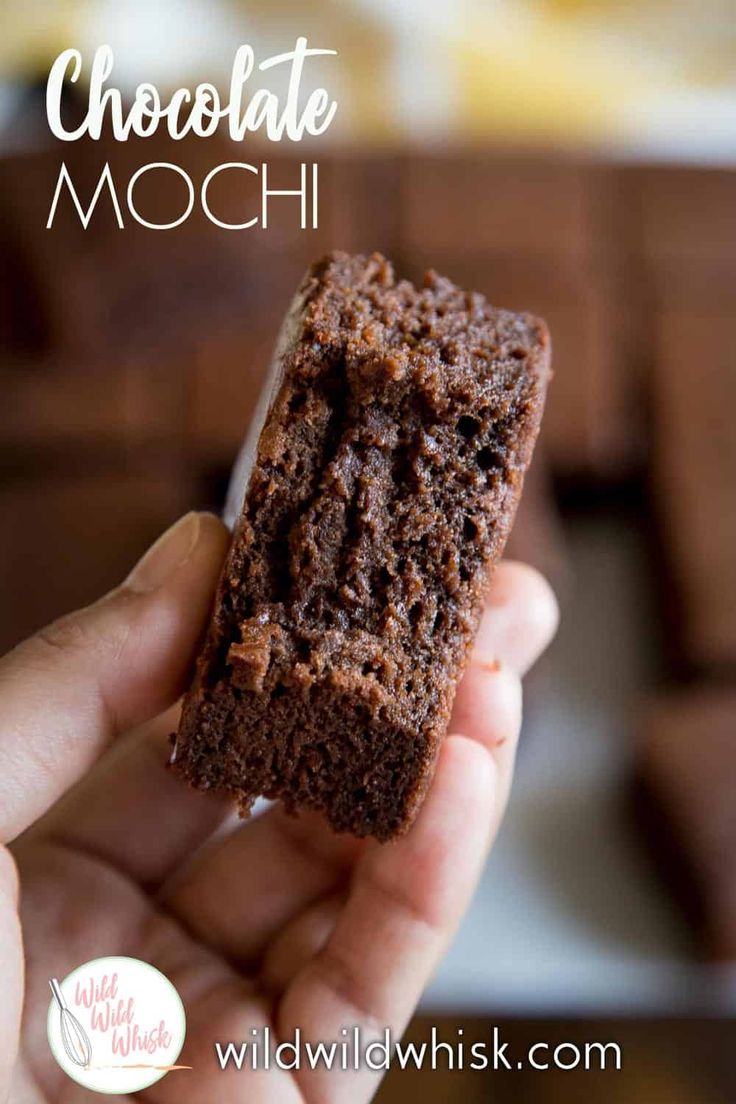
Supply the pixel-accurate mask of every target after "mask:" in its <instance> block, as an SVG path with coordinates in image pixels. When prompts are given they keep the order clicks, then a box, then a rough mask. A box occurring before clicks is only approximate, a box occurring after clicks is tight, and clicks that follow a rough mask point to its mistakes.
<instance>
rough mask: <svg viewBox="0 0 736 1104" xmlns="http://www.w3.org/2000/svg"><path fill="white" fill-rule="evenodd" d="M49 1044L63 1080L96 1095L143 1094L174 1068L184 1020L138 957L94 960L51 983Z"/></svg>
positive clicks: (155, 973)
mask: <svg viewBox="0 0 736 1104" xmlns="http://www.w3.org/2000/svg"><path fill="white" fill-rule="evenodd" d="M49 986H50V989H51V1002H50V1004H49V1012H48V1017H47V1021H46V1029H47V1034H48V1040H49V1046H50V1047H51V1053H52V1054H53V1056H54V1058H55V1059H56V1061H57V1062H58V1064H59V1065H60V1066H61V1068H62V1069H63V1070H64V1073H66V1074H67V1075H68V1076H69V1077H71V1078H72V1079H73V1080H74V1081H77V1082H78V1083H79V1084H80V1085H84V1087H85V1088H87V1089H92V1091H93V1092H98V1093H134V1092H139V1091H140V1090H141V1089H147V1088H148V1087H149V1085H153V1084H155V1082H156V1081H160V1080H161V1078H162V1077H165V1076H166V1074H167V1073H169V1072H170V1071H171V1070H172V1069H185V1068H186V1067H183V1066H178V1065H177V1059H178V1057H179V1054H180V1053H181V1048H182V1047H183V1045H184V1037H185V1034H186V1016H185V1014H184V1005H183V1004H182V1002H181V998H180V996H179V994H178V993H177V991H176V989H175V988H174V986H173V985H172V984H171V982H170V981H169V979H168V978H167V977H165V976H164V975H163V974H162V973H161V972H160V971H159V970H157V969H156V968H155V967H154V966H150V965H149V964H148V963H147V962H141V961H140V959H137V958H124V957H122V956H115V955H113V956H110V957H109V958H95V959H93V960H92V961H91V962H85V963H84V965H83V966H78V967H77V969H76V970H72V972H71V973H70V974H68V975H67V977H65V978H64V979H63V980H60V979H58V978H49Z"/></svg>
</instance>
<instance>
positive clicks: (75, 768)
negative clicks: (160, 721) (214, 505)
mask: <svg viewBox="0 0 736 1104" xmlns="http://www.w3.org/2000/svg"><path fill="white" fill-rule="evenodd" d="M227 543H228V533H227V530H226V529H225V527H224V526H223V525H222V523H221V522H220V521H218V519H217V518H215V517H214V516H213V515H211V514H199V513H191V514H187V515H186V516H185V517H183V518H181V519H180V520H179V521H178V522H177V523H176V524H175V525H173V526H172V527H171V529H169V530H167V532H166V533H164V535H163V536H162V537H160V538H159V539H158V541H156V543H155V544H154V545H153V547H152V548H150V549H149V550H148V552H147V553H146V554H145V556H144V557H143V559H142V560H141V561H140V562H139V563H138V564H137V565H136V567H135V568H134V569H133V571H132V572H131V573H130V575H129V576H128V578H127V579H126V580H125V582H124V583H123V584H122V585H121V586H119V587H118V588H116V589H115V590H113V591H111V592H110V594H108V595H106V596H105V597H104V598H102V599H100V601H99V602H96V603H95V604H94V605H92V606H88V607H87V608H86V609H83V610H80V611H78V612H77V613H73V614H70V615H69V616H68V617H64V618H62V619H61V620H60V621H56V622H54V623H53V624H52V625H50V626H48V627H47V628H45V629H42V630H41V631H40V632H38V633H37V634H36V635H35V636H33V637H31V638H30V639H29V640H26V641H25V642H24V643H23V644H20V645H19V646H18V647H17V648H15V649H14V650H13V651H12V652H10V653H9V654H8V655H7V656H5V658H4V659H2V660H0V707H1V708H2V715H3V725H2V731H0V841H2V842H7V841H9V840H11V839H13V838H14V837H15V836H16V835H18V833H19V832H21V831H23V829H24V828H26V827H27V826H28V825H29V824H30V823H32V821H34V820H35V819H36V818H37V817H38V816H40V814H41V813H43V812H44V811H45V810H46V809H47V808H48V806H49V805H50V804H52V803H53V802H54V801H55V800H56V799H57V798H58V797H60V796H61V794H62V793H63V792H64V790H66V789H67V788H68V787H69V786H70V785H71V784H72V783H73V782H75V781H76V780H77V779H78V778H79V777H80V775H82V774H83V773H84V771H86V770H87V769H88V768H89V766H90V765H91V764H92V762H93V761H94V760H95V759H96V758H97V756H98V755H99V754H100V752H101V751H102V750H103V749H104V748H105V746H106V745H107V744H108V743H109V742H110V741H111V740H112V739H113V737H114V736H115V735H116V734H117V733H119V732H121V731H123V730H125V729H126V728H129V727H131V726H133V725H135V724H139V723H140V722H141V721H144V720H146V719H148V718H149V717H152V716H154V715H155V714H157V713H159V712H161V711H162V710H163V709H165V708H166V707H167V706H169V705H171V704H172V702H174V701H175V700H176V698H177V697H178V696H179V695H180V694H181V692H182V690H183V689H184V684H185V680H186V677H187V674H188V671H189V668H190V665H191V663H192V660H193V657H194V652H195V649H196V647H197V643H198V641H199V638H200V636H201V634H202V631H203V628H204V624H205V621H206V618H207V615H208V612H209V609H210V606H211V603H212V598H213V593H214V589H215V585H216V582H217V576H218V574H219V571H220V567H221V565H222V559H223V556H224V554H225V550H226V548H227Z"/></svg>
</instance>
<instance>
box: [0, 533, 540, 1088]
mask: <svg viewBox="0 0 736 1104" xmlns="http://www.w3.org/2000/svg"><path fill="white" fill-rule="evenodd" d="M227 542H228V534H227V532H226V530H225V529H224V527H223V526H222V524H221V523H220V522H219V521H218V520H217V519H216V518H215V517H213V516H211V515H209V514H196V513H195V514H188V515H187V516H186V517H184V518H182V519H181V520H180V521H179V522H177V524H176V525H174V526H173V527H172V528H171V529H170V530H168V531H167V532H166V533H165V534H164V535H163V536H162V537H161V538H160V539H159V540H158V541H157V542H156V544H155V545H154V546H153V547H152V548H151V549H150V550H149V551H148V552H147V553H146V555H145V556H144V557H143V559H142V560H141V561H140V562H139V563H138V565H137V566H136V567H135V568H134V569H133V571H132V572H131V574H130V575H129V576H128V578H127V579H126V580H125V582H124V583H123V584H122V585H121V586H120V587H118V588H117V589H116V590H114V591H112V592H111V593H110V594H108V595H107V596H105V597H104V598H102V599H101V600H100V601H99V602H97V603H95V604H94V605H92V606H90V607H88V608H86V609H84V610H81V611H79V612H77V613H74V614H72V615H70V616H69V617H66V618H63V619H62V620H60V621H57V622H55V623H54V624H53V625H51V626H49V627H48V628H46V629H43V630H42V631H41V632H39V633H38V634H37V635H36V636H34V637H32V638H31V639H29V640H27V641H25V642H24V643H23V644H21V645H19V646H18V647H17V648H16V649H15V650H14V651H13V652H11V653H10V654H8V655H7V656H6V657H5V658H4V659H2V660H1V661H0V701H2V704H3V725H2V731H0V830H1V831H2V843H3V844H4V845H6V846H3V847H0V977H2V982H3V990H2V997H3V999H2V1001H1V1002H0V1100H5V1099H10V1100H12V1101H13V1102H18V1104H35V1102H38V1101H55V1102H57V1101H58V1102H61V1104H71V1102H77V1101H87V1100H91V1099H93V1096H94V1094H91V1093H89V1092H88V1091H87V1090H85V1089H82V1088H81V1087H80V1086H78V1085H77V1084H76V1083H75V1082H73V1081H71V1080H69V1079H68V1078H67V1077H66V1076H65V1074H64V1073H63V1072H62V1071H61V1070H60V1069H58V1067H56V1065H55V1064H54V1062H53V1059H52V1057H51V1054H50V1052H49V1049H48V1045H47V1042H46V1033H45V1022H46V1010H47V1008H48V1001H49V991H48V978H49V977H52V976H58V977H61V978H63V977H64V976H65V975H66V974H67V973H68V972H69V971H71V970H72V969H73V968H74V967H76V966H78V965H79V964H81V963H82V962H85V961H88V960H89V959H92V958H95V957H101V956H104V955H109V954H118V955H132V956H134V957H137V958H141V959H144V960H145V961H147V962H150V963H152V964H153V965H155V966H156V967H158V969H160V970H161V971H163V973H165V974H166V975H167V976H168V977H169V978H170V979H171V980H172V981H173V983H174V984H175V986H176V987H177V989H178V991H179V993H180V995H181V997H182V1000H183V1002H184V1006H185V1009H186V1013H187V1039H186V1043H185V1045H184V1050H183V1052H182V1055H181V1058H180V1061H181V1062H185V1063H187V1064H189V1065H191V1066H193V1069H192V1070H191V1071H186V1072H178V1073H171V1074H169V1075H168V1076H166V1077H164V1078H163V1079H162V1080H161V1081H159V1082H158V1083H157V1084H156V1085H154V1086H152V1087H151V1088H150V1089H148V1090H146V1091H145V1092H144V1093H142V1094H140V1099H142V1100H146V1101H148V1100H150V1101H154V1102H161V1104H166V1102H168V1101H175V1102H176V1104H201V1102H202V1101H203V1100H205V1099H212V1100H214V1099H216V1100H217V1101H218V1104H230V1102H231V1101H233V1102H234V1101H236V1100H237V1101H242V1100H245V1099H249V1100H258V1101H263V1102H266V1104H267V1102H269V1101H274V1102H278V1104H291V1102H298V1101H310V1102H311V1101H319V1102H330V1104H332V1102H335V1104H342V1102H343V1101H344V1102H349V1104H360V1102H361V1101H366V1100H369V1099H370V1098H371V1096H372V1095H373V1093H374V1092H375V1090H376V1088H377V1084H378V1079H379V1075H377V1074H375V1073H372V1072H370V1071H360V1072H358V1073H355V1072H350V1073H341V1072H336V1071H332V1072H328V1071H325V1070H324V1069H317V1070H316V1071H306V1070H303V1069H302V1070H301V1071H299V1072H298V1073H286V1072H281V1071H279V1070H274V1069H271V1070H269V1071H267V1072H266V1071H264V1072H261V1071H257V1072H253V1071H250V1070H248V1069H247V1068H245V1067H244V1070H243V1071H236V1070H232V1069H230V1070H227V1071H226V1072H222V1071H221V1070H220V1068H219V1066H218V1065H217V1063H216V1060H215V1055H214V1050H213V1045H214V1042H215V1040H218V1041H221V1042H223V1043H225V1042H227V1041H230V1040H235V1041H240V1040H243V1039H248V1038H250V1037H251V1036H250V1032H251V1030H252V1029H253V1028H256V1029H259V1030H260V1029H262V1028H263V1027H264V1026H265V1025H266V1024H268V1025H270V1026H271V1029H272V1034H273V1036H274V1037H275V1038H276V1039H292V1038H293V1036H294V1030H295V1028H296V1027H297V1026H298V1027H299V1028H300V1029H301V1036H302V1040H303V1041H304V1040H308V1039H309V1040H313V1041H315V1042H316V1041H317V1040H325V1041H329V1040H330V1039H333V1038H335V1039H337V1038H340V1035H339V1032H340V1029H341V1028H342V1027H345V1026H349V1027H353V1026H355V1025H357V1026H360V1027H361V1029H362V1033H363V1039H364V1041H365V1040H367V1039H368V1038H369V1037H370V1035H371V1033H375V1034H376V1036H378V1035H379V1033H382V1032H383V1029H384V1028H385V1027H390V1028H391V1031H392V1036H393V1037H394V1038H397V1037H398V1036H399V1034H400V1033H401V1031H402V1030H403V1029H404V1027H405V1026H406V1024H407V1022H408V1020H409V1018H410V1016H411V1014H412V1012H413V1010H414V1008H415V1006H416V1004H417V1001H418V999H419V997H420V995H421V993H422V990H423V989H424V987H425V985H426V984H427V981H428V979H429V978H430V976H431V974H432V972H433V971H434V969H435V967H436V965H437V963H438V961H439V959H440V958H441V956H442V954H443V952H444V950H445V948H446V947H447V944H448V942H449V940H450V939H451V938H452V936H453V934H454V932H455V930H456V928H457V926H458V924H459V922H460V920H461V918H462V916H463V913H464V911H465V909H466V907H467V905H468V902H469V900H470V897H471V895H472V893H473V890H474V888H475V885H476V883H477V880H478V877H479V875H480V872H481V869H482V867H483V863H484V861H485V858H486V856H487V853H488V850H489V847H490V845H491V843H492V841H493V839H494V837H495V835H496V832H497V829H498V826H499V822H500V819H501V816H502V813H503V810H504V807H505V804H506V800H507V796H508V792H509V786H510V782H511V774H512V767H513V760H514V751H515V746H516V739H517V736H518V733H519V727H520V723H521V676H522V675H523V674H524V672H525V671H526V670H527V669H528V667H529V666H530V665H531V664H532V663H533V662H534V660H535V659H536V658H537V657H538V655H539V654H540V652H541V651H542V650H543V649H544V647H546V645H547V644H548V643H549V641H550V639H551V637H552V636H553V634H554V631H555V628H556V624H557V606H556V603H555V600H554V597H553V596H552V593H551V591H550V588H549V586H548V585H547V583H546V582H545V581H544V580H543V579H542V578H541V577H540V576H539V575H538V574H537V573H536V572H535V571H534V570H533V569H531V568H528V567H525V566H523V565H521V564H513V563H503V564H501V565H500V566H499V568H498V569H497V571H496V573H495V575H494V579H493V583H492V586H491V589H490V592H489V595H488V601H487V606H486V609H485V612H484V615H483V619H482V622H481V626H480V630H479V632H478V636H477V639H476V643H475V648H474V651H473V653H472V658H471V660H470V663H469V666H468V668H467V669H466V672H465V674H464V676H463V679H462V681H461V684H460V687H459V689H458V693H457V697H456V701H455V706H454V711H453V715H452V720H451V724H450V727H449V734H448V736H447V738H446V739H445V741H444V743H443V745H442V749H441V752H440V755H439V760H438V765H437V772H436V775H435V778H434V781H433V784H432V787H431V789H430V792H429V794H428V796H427V798H426V800H425V803H424V805H423V807H422V809H421V811H420V814H419V816H418V818H417V821H416V822H415V824H414V826H413V828H412V829H411V831H410V832H409V833H408V834H407V835H406V836H404V837H403V838H402V839H400V840H399V841H398V842H396V843H392V844H388V845H383V846H381V845H378V844H376V843H375V842H374V841H357V840H354V839H352V838H350V837H347V836H337V835H335V834H333V833H332V832H331V831H330V830H329V829H328V828H327V826H326V825H325V824H324V823H323V821H322V820H321V819H320V818H319V817H318V816H316V815H304V816H300V817H298V818H291V817H289V816H287V815H285V814H284V812H283V811H282V810H281V809H280V808H279V807H278V806H274V807H272V808H269V809H268V810H267V811H266V812H265V813H263V814H262V815H259V816H256V817H253V818H252V819H251V820H249V821H244V822H237V823H236V822H235V820H234V818H233V816H232V813H231V810H230V806H229V805H228V804H227V803H226V802H224V801H223V800H221V799H220V798H218V797H216V796H213V795H208V794H202V793H197V792H195V791H193V790H191V789H190V788H189V787H187V786H186V785H184V784H183V783H182V782H181V780H180V779H178V778H176V777H175V776H174V775H173V774H172V772H171V771H169V770H168V769H167V768H166V765H165V764H166V760H167V758H168V750H169V744H168V735H169V733H170V732H171V731H172V730H173V728H174V727H175V725H176V712H175V708H176V707H175V703H176V702H177V699H178V698H179V696H180V695H181V693H182V691H183V690H184V689H185V686H186V681H187V678H188V677H189V675H190V673H191V665H192V662H193V657H194V655H195V654H196V650H197V646H198V643H199V640H200V638H201V634H202V632H203V629H204V626H205V624H206V621H207V617H208V614H209V610H210V607H211V603H212V597H213V593H214V588H215V585H216V581H217V576H218V573H219V570H220V567H221V564H222V559H223V556H224V554H225V551H226V548H227ZM19 887H20V888H19ZM24 960H25V965H24ZM21 1025H22V1028H21ZM94 1098H95V1099H96V1097H94ZM108 1099H111V1100H113V1099H116V1098H113V1097H109V1098H108ZM119 1099H123V1098H119ZM124 1099H126V1100H127V1099H130V1098H129V1097H125V1098H124Z"/></svg>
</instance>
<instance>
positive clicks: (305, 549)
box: [173, 253, 549, 840]
mask: <svg viewBox="0 0 736 1104" xmlns="http://www.w3.org/2000/svg"><path fill="white" fill-rule="evenodd" d="M548 363H549V338H548V335H547V331H546V327H545V326H544V323H542V322H540V321H539V320H538V319H536V318H533V317H531V316H530V315H523V314H513V313H511V312H509V311H504V310H496V309H494V308H493V307H491V306H489V305H488V303H487V302H486V301H485V299H483V298H482V296H480V295H476V294H473V293H468V292H465V291H461V290H460V289H459V288H457V287H455V286H454V285H453V284H452V283H450V281H449V280H445V279H442V278H440V277H439V276H437V275H436V274H435V273H433V272H430V273H428V275H427V276H426V278H425V282H424V287H422V288H414V287H413V286H412V285H411V284H410V283H408V282H406V281H400V282H397V281H396V280H395V278H394V273H393V269H392V267H391V265H390V264H389V263H388V261H386V260H385V259H384V258H383V257H381V256H379V255H374V256H372V257H361V256H357V257H353V256H347V255H345V254H340V253H335V254H332V255H330V256H328V257H326V258H325V259H323V260H321V261H319V262H318V263H317V264H315V265H314V266H313V267H312V268H311V269H310V271H309V272H308V273H307V275H306V277H305V279H304V281H303V283H302V285H301V287H300V288H299V290H298V292H297V295H296V298H295V300H294V303H293V305H292V307H291V309H290V311H289V313H288V314H287V317H286V320H285V322H284V325H283V327H282V332H281V336H280V339H279V342H278V345H277V348H276V353H275V356H274V365H273V370H272V372H273V375H272V386H271V388H270V392H269V393H268V394H267V395H266V396H265V398H264V402H263V406H262V410H261V412H260V414H259V415H257V416H256V419H255V423H254V426H253V428H252V430H251V434H250V438H249V440H248V441H247V442H246V445H245V447H244V451H243V454H242V455H241V458H240V461H239V463H238V465H237V468H236V474H235V477H234V482H233V494H232V495H231V498H230V514H231V516H232V517H233V518H235V517H237V520H236V522H235V527H234V538H233V543H232V547H231V550H230V553H229V556H228V558H227V561H226V563H225V567H224V570H223V574H222V578H221V581H220V586H219V590H218V594H217V600H216V605H215V610H214V614H213V618H212V623H211V625H210V628H209V632H208V635H207V639H206V641H205V644H204V648H203V651H202V654H201V656H200V658H199V661H198V664H197V674H196V678H195V682H194V685H193V686H192V688H191V690H190V691H189V693H188V694H187V697H186V700H185V702H184V709H183V713H182V718H181V724H180V727H179V733H178V736H177V740H176V746H175V750H174V754H173V762H174V764H175V766H176V768H177V769H178V770H179V771H180V772H181V773H182V774H183V775H185V777H186V778H188V779H189V780H190V782H192V783H193V784H194V785H196V786H198V787H199V788H201V789H217V790H222V791H227V792H229V793H231V794H232V795H233V796H234V797H235V798H236V799H237V801H238V802H239V804H240V807H241V809H242V810H243V811H244V812H245V811H247V810H248V809H249V808H250V806H251V805H252V803H253V801H254V799H255V798H256V797H257V796H258V795H264V796H266V797H269V798H280V799H281V800H282V801H283V802H284V804H285V805H286V807H287V808H288V809H289V810H296V809H300V808H311V809H320V810H323V811H324V813H325V814H326V816H327V817H328V819H329V821H330V823H331V824H332V825H333V826H334V827H335V828H336V829H337V830H339V831H349V832H353V833H354V834H355V835H358V836H367V835H372V836H375V837H377V838H378V839H379V840H387V839H390V838H391V837H392V836H395V835H397V834H399V833H401V832H403V831H405V830H406V828H407V827H408V826H409V825H410V824H411V822H412V820H413V818H414V816H415V815H416V813H417V810H418V808H419V806H420V804H421V801H422V798H423V796H424V794H425V792H426V790H427V787H428V785H429V782H430V780H431V777H432V772H433V769H434V763H435V758H436V755H437V750H438V747H439V743H440V741H441V740H442V737H443V735H444V733H445V730H446V727H447V722H448V718H449V715H450V709H451V706H452V701H453V697H454V693H455V687H456V684H457V681H458V678H459V675H460V673H461V671H462V668H463V665H464V663H465V660H466V656H467V654H468V650H469V647H470V644H471V642H472V638H473V635H474V633H475V630H476V627H477V623H478V619H479V617H480V612H481V607H482V604H483V595H484V591H485V589H486V587H487V584H488V579H489V573H490V571H491V569H492V567H493V565H494V564H495V562H496V561H497V560H498V558H499V556H500V555H501V552H502V549H503V546H504V543H505V541H506V537H507V535H508V532H509V528H510V526H511V521H512V518H513V514H514V510H515V508H516V504H517V502H518V499H519V495H520V493H521V487H522V482H523V478H524V471H525V469H526V467H527V465H528V463H529V460H530V457H531V453H532V448H533V444H534V439H535V437H536V434H537V430H538V427H539V420H540V417H541V414H542V407H543V403H544V393H545V388H546V383H547V378H548V374H549V371H548Z"/></svg>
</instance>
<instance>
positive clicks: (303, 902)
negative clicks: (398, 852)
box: [162, 806, 363, 968]
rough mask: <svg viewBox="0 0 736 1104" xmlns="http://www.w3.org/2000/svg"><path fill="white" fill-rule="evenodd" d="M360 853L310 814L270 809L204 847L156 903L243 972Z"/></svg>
mask: <svg viewBox="0 0 736 1104" xmlns="http://www.w3.org/2000/svg"><path fill="white" fill-rule="evenodd" d="M362 846H363V845H362V844H361V842H360V841H358V840H355V839H353V838H352V837H351V836H344V835H341V836H338V835H335V833H334V832H333V831H332V829H331V828H330V827H329V826H328V825H327V823H326V822H325V821H324V819H323V818H322V817H320V816H318V815H316V814H314V813H303V814H301V815H300V816H299V817H298V818H297V817H291V816H288V814H287V813H285V812H284V810H283V809H282V808H281V807H280V806H276V807H274V808H273V809H269V810H268V811H267V812H266V813H264V814H262V815H261V816H258V817H255V818H254V819H253V820H252V821H250V822H248V823H246V824H245V825H244V826H243V827H242V828H240V829H239V830H238V831H236V832H233V833H232V834H231V835H230V836H228V837H227V838H226V839H224V840H219V841H214V842H213V843H212V845H210V846H207V847H204V848H203V849H202V851H201V852H200V854H199V855H197V856H196V857H195V859H194V862H193V863H192V865H191V866H190V867H189V868H187V869H185V870H184V871H183V872H182V876H181V877H180V878H178V879H175V880H174V881H173V883H172V885H171V886H170V887H164V890H163V894H162V902H163V904H164V905H165V906H166V908H167V909H168V910H169V911H170V912H172V913H173V914H174V915H175V916H177V917H179V918H180V919H182V920H183V921H184V922H185V924H186V926H187V928H188V929H189V930H190V931H192V932H194V933H195V934H196V935H198V936H199V937H200V938H201V939H203V940H205V941H206V942H208V943H209V945H210V946H211V947H213V948H214V949H215V950H217V951H219V952H220V953H221V954H223V955H224V956H225V957H226V958H227V959H229V960H230V961H231V962H234V963H237V964H238V965H239V966H240V967H242V968H250V967H251V966H252V965H253V963H254V962H256V961H257V960H258V959H259V958H260V956H261V955H262V953H263V951H264V950H265V948H266V947H267V945H268V944H269V942H270V941H271V940H272V939H273V938H274V937H275V936H276V934H277V933H278V932H279V931H280V930H281V929H282V928H283V927H284V925H285V924H287V923H288V922H289V921H290V920H291V918H292V917H293V916H294V915H296V914H297V913H299V912H301V911H302V910H303V909H305V908H307V907H309V905H310V904H311V903H312V902H314V901H316V900H318V899H320V898H321V897H323V896H325V895H326V894H329V893H332V892H333V891H334V890H335V888H336V887H338V886H340V885H341V884H343V883H344V881H345V879H346V877H347V876H348V874H349V872H350V870H351V869H352V865H353V862H354V859H355V856H356V854H357V853H358V852H359V850H360V849H361V847H362ZM243 871H247V872H248V878H247V881H245V880H244V878H243ZM253 887H257V892H253V891H252V889H253Z"/></svg>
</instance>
